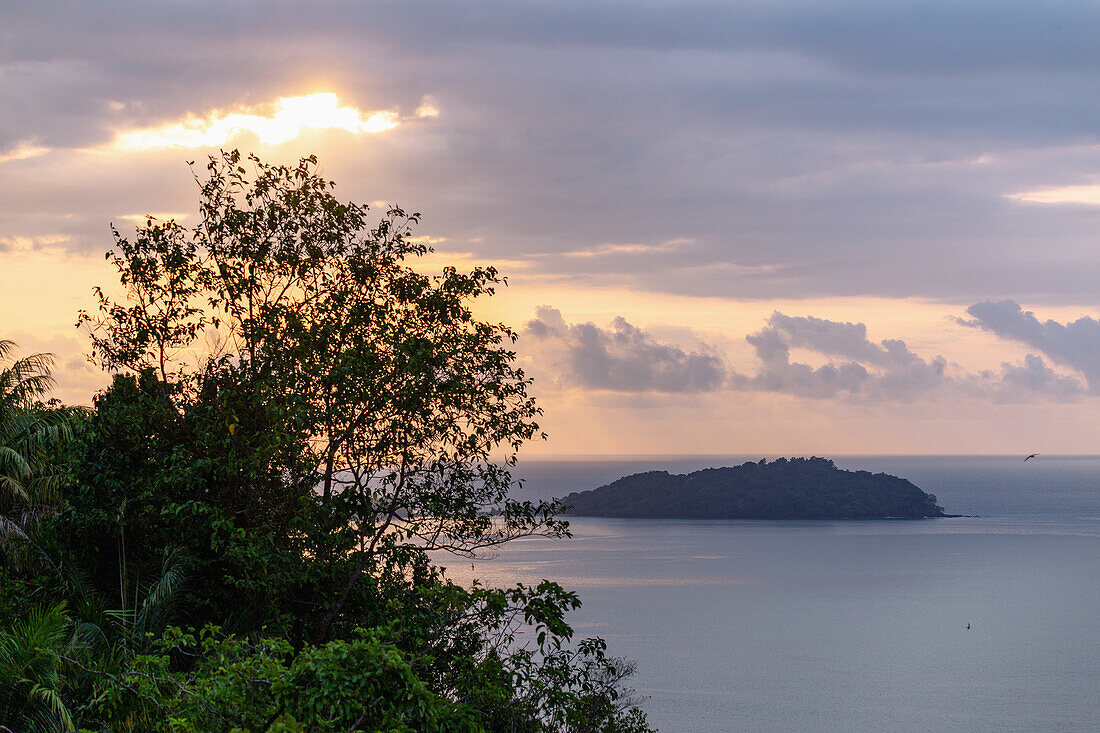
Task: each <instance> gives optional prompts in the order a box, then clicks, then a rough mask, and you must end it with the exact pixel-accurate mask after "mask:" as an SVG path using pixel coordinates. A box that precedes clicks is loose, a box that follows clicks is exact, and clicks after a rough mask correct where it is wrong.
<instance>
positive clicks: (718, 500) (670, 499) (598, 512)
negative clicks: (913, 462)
mask: <svg viewBox="0 0 1100 733" xmlns="http://www.w3.org/2000/svg"><path fill="white" fill-rule="evenodd" d="M563 502H564V503H565V504H566V505H567V507H568V509H567V510H566V513H568V514H576V515H587V516H594V517H681V518H694V519H881V518H888V517H889V518H905V519H918V518H923V517H942V516H944V513H943V508H942V507H939V506H937V505H936V497H935V496H934V495H932V494H926V493H925V492H923V491H921V490H920V489H919V488H917V487H916V486H914V485H913V484H912V483H910V482H909V481H907V480H905V479H902V478H898V477H897V476H890V475H887V474H885V473H876V474H872V473H869V472H867V471H842V470H840V469H839V468H837V467H836V466H835V465H834V464H833V462H832V461H830V460H828V459H825V458H792V459H790V460H787V459H786V458H779V459H777V460H775V461H772V462H771V463H769V462H767V461H765V460H761V461H760V462H759V463H745V464H742V465H740V466H737V467H733V468H708V469H706V470H703V471H696V472H694V473H689V474H682V475H673V474H669V473H668V472H666V471H650V472H648V473H638V474H634V475H633V476H626V477H624V478H621V479H619V480H618V481H615V482H613V483H611V484H608V485H607V486H601V487H600V488H598V489H593V490H591V491H582V492H579V493H572V494H569V495H568V496H566V497H565V499H563Z"/></svg>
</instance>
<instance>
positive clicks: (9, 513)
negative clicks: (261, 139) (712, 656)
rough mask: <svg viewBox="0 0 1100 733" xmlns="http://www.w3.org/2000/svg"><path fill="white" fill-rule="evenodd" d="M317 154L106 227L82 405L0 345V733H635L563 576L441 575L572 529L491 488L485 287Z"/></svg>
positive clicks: (505, 435)
mask: <svg viewBox="0 0 1100 733" xmlns="http://www.w3.org/2000/svg"><path fill="white" fill-rule="evenodd" d="M315 166H316V161H315V160H313V159H312V158H310V159H305V160H303V161H301V163H300V164H299V165H297V166H295V167H285V166H273V165H267V164H265V163H263V162H261V161H259V160H256V159H254V158H253V159H250V160H247V161H245V160H242V159H241V157H240V156H239V155H238V154H237V153H236V152H230V153H224V154H223V155H221V156H220V157H217V158H214V159H212V160H211V161H210V164H209V166H208V168H207V171H206V175H205V177H197V180H198V183H199V185H200V187H201V196H200V217H199V219H200V221H199V224H198V225H197V226H195V227H192V228H188V227H184V226H181V225H180V224H178V223H177V222H175V221H168V222H159V221H156V220H154V219H152V218H150V219H149V220H148V221H147V223H146V224H145V226H143V227H141V228H139V229H138V230H137V232H136V235H135V236H134V237H133V238H126V237H124V236H122V235H121V234H119V233H118V232H116V233H115V249H114V251H113V252H109V253H108V259H109V260H110V261H111V262H112V263H113V265H114V267H115V268H116V269H117V271H118V273H119V278H120V281H121V285H122V289H121V293H122V295H121V296H120V297H115V296H113V295H111V294H110V292H111V291H109V290H108V289H106V288H105V289H103V290H97V293H98V296H99V301H100V307H99V309H98V311H97V312H94V313H81V314H80V318H79V323H80V325H81V326H82V327H84V328H85V329H86V330H87V331H88V333H89V334H90V335H91V337H92V342H93V353H92V356H93V358H94V359H95V360H96V361H98V362H99V363H100V364H101V366H103V367H104V368H106V369H108V370H110V371H111V372H113V373H114V377H113V382H112V383H111V385H110V387H109V388H107V389H106V390H105V391H103V392H102V393H100V394H99V395H97V396H96V398H95V400H94V404H93V406H92V408H91V409H90V410H72V409H67V408H63V407H61V406H60V405H57V404H54V403H50V402H46V401H44V400H45V398H46V394H47V390H48V388H49V385H50V376H49V366H50V362H49V358H48V357H47V356H44V355H35V356H31V357H25V358H24V359H21V360H15V359H14V358H13V357H12V354H13V353H14V346H13V345H12V344H10V343H9V342H0V359H4V358H6V359H8V362H10V363H8V364H7V367H6V368H4V369H3V370H2V371H0V512H2V513H0V571H2V572H0V731H4V730H9V731H55V730H78V729H79V730H88V731H158V730H163V731H253V732H254V733H255V732H258V731H269V732H275V731H352V730H358V731H483V730H484V731H497V730H501V731H532V732H534V731H540V732H541V731H607V732H608V733H610V732H612V731H646V730H649V728H648V726H647V724H646V722H645V718H644V715H643V714H642V713H641V712H640V711H639V710H638V709H637V707H636V706H635V705H634V704H633V702H632V700H631V696H630V694H629V691H628V690H626V689H625V688H624V687H623V686H622V682H623V680H624V679H625V678H626V677H628V676H629V675H630V674H631V673H632V671H633V667H632V665H631V664H630V663H628V662H626V661H624V660H621V659H617V658H614V657H610V656H608V655H607V653H606V648H605V646H604V644H603V642H602V641H600V640H599V639H585V640H575V639H574V638H573V631H572V629H571V627H570V626H569V624H568V623H567V621H566V614H567V613H568V612H569V611H571V610H573V609H575V608H576V607H577V606H578V605H579V601H578V599H577V597H576V596H575V595H574V594H572V593H570V592H568V591H566V590H564V589H563V588H561V587H560V586H559V585H557V584H556V583H553V582H550V581H544V582H542V583H540V584H538V585H536V586H533V587H530V586H523V585H520V586H516V587H514V588H503V589H500V588H484V587H481V586H479V585H476V584H475V585H474V586H473V587H470V588H465V587H459V586H457V585H454V584H452V583H450V582H448V581H447V579H446V577H445V575H444V572H443V571H442V569H441V568H440V567H438V566H437V565H436V564H435V561H436V558H437V557H438V556H439V553H452V554H459V555H470V554H472V553H475V552H476V551H478V550H479V549H481V548H486V547H492V546H495V545H498V544H500V543H503V542H507V541H509V540H512V539H515V538H517V537H522V536H525V535H531V534H544V535H549V536H565V535H567V534H568V531H567V525H566V524H565V523H564V522H561V521H559V520H558V519H556V518H555V515H556V513H557V512H559V511H560V509H561V506H560V505H559V504H557V503H554V502H546V503H531V502H520V501H516V500H513V499H512V498H510V496H509V488H510V486H511V485H512V478H511V473H510V467H511V466H512V465H514V462H515V460H516V454H517V451H518V450H519V448H520V446H521V445H522V444H523V443H524V442H525V441H527V440H529V439H531V438H535V437H538V436H539V435H541V433H540V432H539V428H538V424H537V422H536V420H537V418H538V415H539V410H538V408H537V406H536V405H535V403H534V401H533V400H532V399H531V398H530V397H529V396H528V395H527V387H528V384H529V380H528V379H527V378H526V377H525V375H524V374H523V372H522V371H520V370H519V369H517V368H516V367H515V366H514V356H515V355H514V353H513V352H512V351H511V349H510V347H511V344H512V342H513V340H514V334H513V333H512V331H510V330H509V329H508V328H507V327H505V326H503V325H501V324H492V323H486V322H483V321H480V320H478V319H477V318H476V317H475V316H474V314H473V311H472V309H471V308H472V304H473V302H474V301H475V300H476V299H478V298H480V297H484V296H489V295H491V294H492V293H493V291H494V289H495V288H496V287H497V286H499V285H500V284H501V283H502V280H501V278H500V277H499V276H498V275H497V272H496V271H495V270H494V269H493V268H491V267H484V268H475V269H474V270H472V271H471V272H467V273H461V272H458V271H456V270H455V269H453V268H446V269H444V270H443V271H442V272H441V273H438V274H434V275H432V274H425V273H424V272H422V271H421V270H420V269H417V268H415V267H414V266H413V264H414V263H415V262H416V260H417V258H418V257H420V256H421V255H423V254H425V252H426V251H427V250H426V248H425V247H424V245H423V244H420V243H418V242H416V241H415V240H414V239H413V238H411V237H410V231H411V227H412V225H413V224H415V223H416V221H417V219H418V217H417V215H416V214H406V213H405V212H404V211H402V210H400V209H398V208H393V209H391V210H390V211H388V212H387V213H386V214H385V215H384V216H383V217H382V219H381V221H380V222H379V223H377V224H376V225H372V226H367V224H366V221H367V214H368V212H367V207H365V206H361V205H357V204H352V203H344V202H340V201H338V200H337V199H336V198H335V197H334V196H333V194H332V184H331V183H330V182H328V181H326V180H324V179H322V178H321V177H319V176H318V175H317V173H316V170H315Z"/></svg>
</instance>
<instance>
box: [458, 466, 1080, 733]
mask: <svg viewBox="0 0 1100 733" xmlns="http://www.w3.org/2000/svg"><path fill="white" fill-rule="evenodd" d="M759 458H760V456H734V457H721V456H719V457H691V458H648V459H636V460H624V459H614V460H584V461H579V460H578V461H563V460H555V461H527V462H525V463H523V464H522V465H521V467H520V470H519V474H520V475H522V476H523V477H525V479H526V483H525V486H524V487H523V489H522V490H521V493H522V494H523V495H525V496H529V497H535V496H550V495H556V496H560V495H564V494H566V493H568V492H569V491H574V490H578V489H588V488H594V487H596V486H598V485H601V484H603V483H606V482H608V481H611V480H614V479H616V478H619V477H620V476H622V475H626V474H629V473H634V472H637V471H642V470H652V469H663V470H669V471H672V472H676V473H679V472H683V471H691V470H695V469H698V468H703V467H708V466H722V465H737V464H738V463H742V462H744V461H745V460H758V459H759ZM836 462H837V465H838V466H840V467H841V468H848V469H866V470H871V471H885V472H887V473H892V474H895V475H899V476H903V477H905V478H908V479H910V480H912V481H913V482H914V483H915V484H917V485H918V486H920V487H921V488H922V489H924V490H925V491H928V492H931V493H934V494H936V495H937V497H938V498H939V501H940V504H941V505H943V506H944V507H945V509H946V510H947V511H948V512H950V513H953V514H966V515H971V516H967V517H959V518H952V519H931V520H916V521H904V520H900V521H899V520H894V521H864V522H830V521H816V522H787V521H784V522H751V521H698V520H694V521H691V520H630V519H602V518H573V519H572V520H571V525H572V530H573V533H574V538H573V539H569V540H559V541H553V540H547V539H543V538H528V539H523V540H519V541H516V542H514V543H511V544H510V545H508V546H506V547H504V548H502V549H500V550H499V551H497V552H495V553H493V554H491V555H487V556H485V557H479V558H477V559H476V560H474V562H473V568H472V569H471V567H470V561H465V562H464V561H462V560H460V559H454V560H452V561H450V562H448V561H446V560H445V559H444V558H439V560H440V561H441V562H442V564H445V565H449V566H450V567H449V570H448V575H449V576H450V577H451V578H452V579H454V580H455V581H456V582H464V583H465V582H469V581H470V580H471V579H473V578H475V577H476V578H478V579H480V580H481V581H483V582H485V583H487V584H491V585H508V584H511V583H514V582H517V581H520V582H525V583H530V582H538V581H539V580H540V579H542V578H548V579H552V580H556V581H558V582H560V583H562V584H563V585H564V586H566V587H567V588H569V589H571V590H575V591H577V592H578V593H579V595H580V597H581V600H582V601H583V602H584V606H583V607H582V608H581V609H579V610H578V611H577V612H576V613H575V614H574V615H573V616H572V621H573V623H574V626H575V628H576V630H577V633H578V635H579V636H601V637H603V638H604V639H606V640H607V642H608V644H609V648H610V651H611V653H613V654H614V655H617V656H626V657H630V658H632V659H634V660H635V661H636V662H637V664H638V671H637V674H636V675H635V677H634V678H633V681H632V683H631V685H632V686H633V687H634V689H635V690H636V691H637V692H638V693H639V694H640V695H642V696H644V697H645V698H647V699H646V700H645V701H644V703H643V707H644V709H645V710H646V711H647V713H648V714H649V716H650V720H651V722H652V723H654V724H655V725H657V727H659V728H660V730H662V731H666V732H667V733H681V732H684V733H687V732H689V731H1095V730H1100V624H1098V621H1100V458H1093V457H1089V458H1081V457H1056V456H1040V457H1039V458H1037V459H1034V460H1031V461H1028V462H1027V463H1026V464H1025V463H1024V462H1023V461H1022V457H1021V456H1012V457H881V456H879V457H845V458H838V459H836ZM968 625H969V629H968V628H967V626H968Z"/></svg>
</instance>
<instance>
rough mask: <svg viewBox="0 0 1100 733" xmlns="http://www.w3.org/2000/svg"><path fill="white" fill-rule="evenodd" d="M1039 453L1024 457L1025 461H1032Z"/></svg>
mask: <svg viewBox="0 0 1100 733" xmlns="http://www.w3.org/2000/svg"><path fill="white" fill-rule="evenodd" d="M1037 455H1039V454H1038V453H1032V454H1031V455H1030V456H1028V457H1027V458H1025V459H1024V463H1027V462H1028V461H1030V460H1031V459H1032V458H1034V457H1035V456H1037Z"/></svg>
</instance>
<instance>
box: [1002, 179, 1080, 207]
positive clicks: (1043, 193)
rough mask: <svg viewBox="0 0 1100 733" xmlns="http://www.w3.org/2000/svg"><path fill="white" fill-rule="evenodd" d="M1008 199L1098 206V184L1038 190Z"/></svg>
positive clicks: (1012, 195)
mask: <svg viewBox="0 0 1100 733" xmlns="http://www.w3.org/2000/svg"><path fill="white" fill-rule="evenodd" d="M1008 198H1010V199H1013V200H1015V201H1026V202H1028V203H1032V204H1088V205H1090V206H1100V184H1094V185H1086V186H1058V187H1055V188H1038V189H1035V190H1034V191H1023V192H1022V193H1013V194H1009V195H1008Z"/></svg>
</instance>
